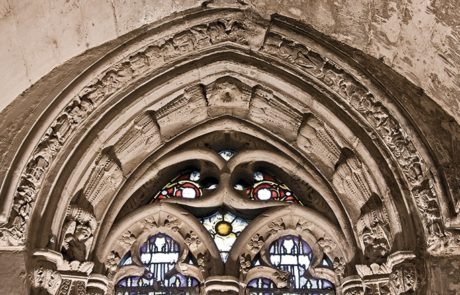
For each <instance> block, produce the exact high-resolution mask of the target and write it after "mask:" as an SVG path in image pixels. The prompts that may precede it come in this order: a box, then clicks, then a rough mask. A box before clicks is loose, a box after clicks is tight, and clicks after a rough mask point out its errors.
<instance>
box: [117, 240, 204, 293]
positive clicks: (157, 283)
mask: <svg viewBox="0 0 460 295" xmlns="http://www.w3.org/2000/svg"><path fill="white" fill-rule="evenodd" d="M180 250H181V249H180V247H179V244H178V243H177V242H176V241H174V240H173V239H172V238H171V237H170V236H168V235H165V234H161V233H160V234H156V235H154V236H152V237H150V238H149V239H148V240H147V241H146V242H145V243H144V244H143V245H142V246H141V247H140V249H139V254H140V257H139V258H140V260H141V262H142V265H143V267H144V273H143V274H142V275H140V276H128V277H124V278H122V279H121V280H119V281H118V283H117V287H116V294H117V295H125V294H129V295H141V294H150V293H146V292H152V291H159V292H160V293H156V294H167V293H161V292H173V291H174V290H175V291H182V290H195V288H196V287H197V286H198V285H199V283H198V281H197V280H196V279H195V278H192V277H187V276H184V275H183V274H181V273H178V272H177V271H176V270H175V267H176V263H177V261H178V260H179V256H180V254H181V251H180ZM133 264H134V263H133V257H132V256H131V252H129V253H128V254H127V255H126V256H125V257H124V258H123V259H122V260H121V262H120V266H131V265H133ZM168 294H169V293H168Z"/></svg>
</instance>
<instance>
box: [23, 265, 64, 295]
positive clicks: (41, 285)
mask: <svg viewBox="0 0 460 295" xmlns="http://www.w3.org/2000/svg"><path fill="white" fill-rule="evenodd" d="M30 281H31V285H32V288H34V289H42V290H46V291H47V292H48V293H49V294H56V292H57V291H58V289H59V286H60V285H61V282H62V278H61V275H60V274H59V272H57V271H55V270H51V269H45V268H43V267H39V268H37V269H35V270H34V271H33V272H32V274H31V277H30Z"/></svg>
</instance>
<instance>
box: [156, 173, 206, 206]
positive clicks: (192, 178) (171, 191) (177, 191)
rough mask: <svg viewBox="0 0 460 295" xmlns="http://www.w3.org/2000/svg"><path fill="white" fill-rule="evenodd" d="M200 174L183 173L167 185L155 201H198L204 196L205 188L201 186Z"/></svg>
mask: <svg viewBox="0 0 460 295" xmlns="http://www.w3.org/2000/svg"><path fill="white" fill-rule="evenodd" d="M200 177H201V175H200V172H199V171H196V170H194V171H191V172H186V173H182V174H181V175H179V176H177V177H176V178H174V179H173V180H171V181H170V182H169V183H168V184H167V185H165V186H164V187H163V188H162V189H161V190H160V191H159V192H158V193H157V194H156V195H155V197H154V198H153V199H154V200H162V199H170V198H185V199H196V198H199V197H201V196H202V194H203V191H202V188H203V186H202V185H201V184H200V182H199V181H200Z"/></svg>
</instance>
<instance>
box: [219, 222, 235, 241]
mask: <svg viewBox="0 0 460 295" xmlns="http://www.w3.org/2000/svg"><path fill="white" fill-rule="evenodd" d="M232 230H233V228H232V225H231V224H230V223H228V222H227V221H224V220H222V221H219V222H218V223H217V224H216V233H217V234H218V235H221V236H224V237H225V236H228V235H229V234H231V232H232Z"/></svg>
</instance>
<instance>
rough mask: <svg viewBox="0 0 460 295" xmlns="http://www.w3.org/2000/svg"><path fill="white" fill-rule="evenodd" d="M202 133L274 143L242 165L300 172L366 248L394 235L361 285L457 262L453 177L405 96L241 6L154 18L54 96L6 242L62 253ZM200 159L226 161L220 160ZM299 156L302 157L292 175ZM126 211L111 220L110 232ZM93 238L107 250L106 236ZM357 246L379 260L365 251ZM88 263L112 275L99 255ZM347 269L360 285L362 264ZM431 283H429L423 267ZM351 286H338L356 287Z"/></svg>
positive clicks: (296, 28)
mask: <svg viewBox="0 0 460 295" xmlns="http://www.w3.org/2000/svg"><path fill="white" fill-rule="evenodd" d="M238 70H240V71H242V73H238ZM283 88H284V89H283ZM191 125H197V126H198V127H200V128H203V129H205V130H206V128H208V129H209V130H213V131H218V132H225V131H228V130H238V131H241V130H242V132H241V133H247V134H249V135H251V136H254V137H256V138H259V139H266V140H269V141H271V142H274V143H276V144H273V145H272V146H273V147H275V148H276V151H277V153H274V152H272V153H271V154H270V153H268V152H267V153H265V154H264V153H260V154H258V155H254V154H251V153H250V152H248V153H244V154H243V153H242V154H241V156H239V157H240V158H243V159H244V156H246V157H247V159H249V160H250V159H256V158H258V161H261V162H263V161H264V159H265V161H268V159H269V158H271V160H273V161H274V162H275V163H276V164H277V165H278V166H280V167H281V168H284V169H285V170H286V171H288V172H287V174H289V175H290V176H291V177H297V178H298V179H299V180H303V181H307V182H308V183H310V184H311V185H312V186H313V187H314V188H315V189H316V190H317V191H320V192H321V195H322V196H323V197H324V198H325V199H327V197H328V196H329V200H330V201H329V204H335V205H334V206H333V207H334V208H340V210H343V212H341V217H340V220H341V224H342V225H343V228H346V227H347V226H348V227H349V231H351V232H353V235H355V237H357V240H359V237H361V239H362V236H363V235H364V232H365V233H366V235H371V236H372V235H373V234H374V232H376V231H380V232H384V233H385V236H386V239H387V242H388V246H387V249H386V250H385V253H384V254H383V255H381V256H382V257H379V256H378V255H377V256H376V255H374V254H370V255H367V256H366V257H363V256H361V257H360V258H356V260H353V259H351V258H350V259H348V260H346V263H351V264H354V265H353V266H357V269H358V271H355V272H358V275H359V276H360V279H361V281H360V284H361V285H367V284H369V285H372V283H369V281H371V280H370V279H369V280H368V281H366V280H367V279H368V277H371V276H372V275H385V276H386V277H387V281H389V280H390V278H389V277H390V275H392V274H394V273H393V268H392V266H396V265H399V264H400V262H404V263H406V261H405V259H406V258H407V260H411V259H412V258H413V256H412V254H407V255H405V256H404V255H402V256H401V255H400V256H401V257H403V258H404V259H403V258H401V259H403V260H401V261H399V260H397V259H396V258H395V259H396V260H397V261H398V263H396V262H395V263H393V262H392V260H391V258H393V257H396V256H397V257H400V256H398V255H397V254H398V253H399V252H400V251H412V252H414V253H417V254H420V253H423V254H425V253H428V254H429V255H445V254H458V251H459V245H458V240H459V239H458V236H457V233H456V232H455V231H452V230H450V229H449V227H451V226H452V224H455V220H456V219H455V218H457V217H456V215H455V214H454V212H453V210H452V208H454V207H455V206H454V205H456V204H455V199H454V197H453V196H452V195H450V194H449V190H448V187H447V186H448V182H449V181H448V179H445V178H443V174H442V173H441V172H440V171H438V170H437V168H436V165H435V163H436V161H437V160H436V159H434V157H433V151H432V150H431V148H430V146H429V145H427V144H426V139H425V138H423V136H421V132H420V130H418V128H417V127H416V126H414V124H413V123H412V119H411V118H410V116H409V115H408V114H407V111H406V110H404V109H403V108H402V107H401V106H400V105H399V103H398V101H397V100H396V98H395V97H393V95H392V94H390V93H388V92H387V91H386V90H385V89H382V87H381V85H380V84H379V82H378V81H377V80H376V78H375V77H373V76H372V75H369V74H368V73H367V72H366V71H363V69H362V68H361V66H360V65H357V64H356V63H355V62H354V61H353V60H352V59H351V58H350V57H349V56H346V55H345V54H343V53H342V52H339V51H337V50H336V49H335V48H332V47H331V46H329V45H328V44H326V43H324V42H322V41H321V40H319V39H318V36H317V35H315V34H314V33H312V32H311V31H309V29H308V28H305V27H302V26H300V25H299V24H297V23H295V22H293V21H291V20H289V19H286V18H284V17H281V16H274V17H273V18H272V19H271V20H269V21H268V20H265V19H263V18H261V17H259V16H258V15H257V14H256V13H255V12H254V11H251V10H244V9H202V10H197V11H189V12H188V13H187V14H186V15H185V16H184V17H183V18H180V17H176V18H172V19H169V20H165V21H164V22H163V23H159V24H154V25H152V27H149V28H148V29H146V31H145V33H144V34H142V35H141V36H139V37H137V38H135V39H133V40H129V41H127V42H126V43H125V45H124V46H123V47H120V48H117V49H115V50H114V51H112V52H108V53H106V55H105V56H104V57H103V58H102V59H100V60H99V61H98V62H97V63H95V64H94V65H92V66H91V67H90V68H89V69H88V70H87V71H85V72H84V73H82V74H81V75H80V76H78V77H76V79H75V80H74V81H73V82H72V83H71V84H70V85H68V86H67V87H66V88H65V89H63V91H62V92H61V94H60V95H59V96H57V97H56V98H54V99H52V102H51V103H50V105H49V107H48V109H47V110H46V111H45V112H44V114H43V115H42V117H41V118H40V119H39V120H37V123H36V124H35V125H34V128H33V129H32V131H31V133H30V136H28V137H27V138H25V139H24V143H25V144H24V145H21V147H20V149H18V153H17V155H16V157H15V165H14V167H13V169H11V172H10V173H9V174H8V176H7V177H6V179H7V180H8V183H7V184H6V186H5V187H4V188H3V189H2V191H1V194H2V200H4V203H3V206H2V209H3V211H2V215H3V216H5V224H4V225H3V226H2V228H1V233H2V234H1V241H2V245H4V246H5V247H8V246H19V247H23V246H25V245H30V247H32V249H34V248H48V249H49V250H50V251H56V250H59V247H60V245H59V244H60V243H61V241H62V237H61V233H60V231H61V228H62V226H63V225H64V224H65V223H66V222H68V221H69V220H72V221H73V220H74V219H75V220H77V221H78V222H79V223H80V225H81V226H84V225H86V224H87V223H88V221H87V220H86V219H83V218H82V217H81V216H82V214H80V215H78V216H80V217H79V218H77V217H72V215H71V214H69V211H71V210H69V208H74V207H75V208H79V210H80V211H81V212H85V214H86V215H92V218H95V219H96V220H98V221H100V222H103V223H104V221H105V219H104V215H105V214H107V212H108V210H109V209H112V207H111V202H112V200H113V199H114V196H117V194H118V193H119V192H123V193H126V192H129V189H125V187H124V185H125V184H126V183H128V182H129V181H131V180H132V179H133V175H135V177H137V178H136V179H134V180H142V181H141V182H140V185H143V184H145V182H146V181H147V180H149V181H150V180H151V179H149V178H148V177H147V178H146V179H142V177H143V175H142V173H147V174H148V172H147V170H148V169H150V173H154V172H155V171H161V170H162V169H163V168H164V167H167V166H170V165H172V164H177V163H178V162H180V161H178V160H179V158H180V157H184V159H187V160H192V157H191V155H190V154H189V155H187V152H184V153H183V154H182V155H181V154H179V153H178V152H177V150H175V149H178V148H180V147H181V146H183V145H184V144H186V143H187V142H191V141H193V139H194V138H197V137H199V136H204V135H206V134H207V133H209V131H208V132H199V131H198V132H197V131H196V128H191V127H192V126H191ZM213 128H214V129H213ZM239 129H241V130H239ZM256 134H257V136H256ZM195 151H196V150H195ZM168 154H169V159H168V157H167V156H168ZM280 154H283V155H282V156H279V157H278V158H277V155H280ZM200 156H202V158H200V160H208V161H211V160H215V163H216V166H217V167H218V168H222V167H223V166H224V165H223V162H222V160H221V159H219V158H218V156H216V155H212V154H211V153H206V152H202V153H201V154H200ZM174 157H176V158H174ZM287 157H289V158H290V160H291V162H285V165H284V167H283V161H284V160H286V158H287ZM235 159H238V158H235ZM163 160H164V163H163V162H162V161H163ZM195 160H197V159H196V156H195ZM168 161H169V162H168ZM233 161H234V163H238V162H237V161H236V160H233ZM296 162H297V164H300V165H302V164H304V166H305V167H307V168H308V169H303V167H299V166H298V165H293V164H292V163H296ZM234 163H233V162H229V164H228V166H230V167H236V166H232V165H236V164H234ZM149 165H150V166H149ZM66 168H68V169H69V170H66ZM139 169H141V170H139ZM142 169H144V170H143V171H142ZM155 169H156V170H155ZM230 170H231V169H230ZM64 184H65V185H64ZM388 187H390V188H388ZM131 192H132V191H131ZM117 197H118V196H117ZM129 197H130V194H129V193H128V194H126V195H123V196H121V198H125V199H123V200H126V199H127V198H129ZM122 204H123V203H122V202H120V204H119V206H118V208H121V205H122ZM165 206H166V205H165ZM115 208H116V206H115ZM394 209H396V210H397V212H396V213H393V212H394V211H396V210H394ZM50 212H52V213H50ZM116 213H117V209H115V210H114V211H113V212H111V213H110V214H111V215H112V216H111V218H112V219H111V221H110V222H108V223H107V224H105V225H106V226H107V229H106V232H105V233H109V232H110V226H112V222H113V220H114V218H115V217H114V216H116ZM110 214H109V215H110ZM43 215H44V216H45V217H44V218H43ZM376 216H377V217H376ZM72 218H73V219H72ZM92 218H90V219H91V220H92ZM42 219H43V222H42V223H38V222H37V221H41V220H42ZM347 219H348V220H347ZM447 221H449V222H447ZM350 224H352V225H351V226H350ZM402 224H404V225H405V226H404V227H403V226H402ZM345 225H347V226H345ZM374 227H375V228H374ZM31 228H33V230H31ZM101 228H102V226H101ZM388 228H390V229H388ZM417 230H418V231H419V232H420V231H423V234H422V235H421V238H420V241H421V242H423V243H422V244H418V243H417V241H416V238H415V237H414V235H415V233H416V232H417ZM90 231H91V235H92V236H94V238H95V239H96V240H97V239H98V237H97V235H98V234H99V231H98V229H94V228H92V227H90ZM342 231H345V230H343V229H342ZM33 232H35V233H36V234H33ZM387 232H389V233H387ZM38 233H40V234H38ZM70 234H71V235H72V234H74V232H73V233H72V232H71V233H70ZM342 234H343V235H344V236H347V237H349V236H352V234H349V233H342ZM40 235H41V237H40ZM43 235H45V237H44V238H43ZM47 235H51V236H50V237H48V236H47ZM398 235H400V236H403V237H402V238H399V239H397V237H398ZM337 243H339V242H337ZM340 243H343V242H340ZM371 243H372V242H371ZM393 243H395V244H394V245H393ZM356 244H357V245H358V247H359V248H361V250H362V251H363V252H364V254H366V253H370V252H369V251H367V250H366V249H365V248H366V246H368V245H367V244H366V242H365V241H361V242H358V243H356ZM372 246H373V245H372V244H371V245H370V247H371V248H372ZM89 248H91V249H94V246H91V247H89ZM40 251H42V250H40ZM366 251H367V252H366ZM398 251H399V252H398ZM390 252H392V253H390ZM37 253H39V254H37V255H38V257H42V258H43V257H45V256H46V255H42V254H40V253H42V252H37ZM395 253H396V254H395ZM54 254H55V253H54ZM54 254H53V255H54ZM393 254H394V255H393ZM37 255H35V256H37ZM40 255H41V256H40ZM53 255H51V256H53ZM57 256H59V255H57ZM48 257H50V255H48ZM53 257H54V256H53ZM88 257H90V256H88ZM91 257H97V255H96V256H91ZM45 258H46V257H45ZM97 258H100V257H97ZM53 259H54V258H53ZM56 259H57V258H56ZM366 259H369V260H366ZM382 259H383V260H382ZM398 259H399V258H398ZM31 260H33V259H31ZM36 260H37V259H36ZM45 260H46V259H45ZM48 260H49V259H48ZM34 261H35V260H34ZM37 261H41V260H39V259H38V260H37ZM85 262H91V263H95V264H96V265H97V266H102V264H101V262H102V261H98V260H97V259H96V260H95V261H85ZM371 263H379V264H380V265H385V266H386V267H387V268H385V267H383V266H382V269H384V268H385V269H384V270H380V272H377V273H373V272H374V269H372V268H370V267H368V268H366V267H367V266H366V265H370V264H371ZM417 263H422V262H420V261H418V262H417ZM58 264H59V263H58ZM61 264H65V262H62V263H60V264H59V266H54V268H57V270H59V271H62V270H68V269H62V268H61V269H59V268H60V267H61ZM98 264H99V265H98ZM389 264H391V267H390V266H388V265H389ZM38 265H40V264H39V263H38ZM81 267H83V266H82V265H80V266H78V267H77V269H72V270H75V271H80V272H82V273H85V275H83V276H82V279H80V280H77V281H78V282H81V281H83V282H85V284H86V283H87V282H88V280H89V278H88V275H89V274H88V273H87V272H85V271H84V269H83V268H81ZM51 269H52V270H53V271H54V269H53V268H51ZM96 269H100V268H98V267H96ZM348 269H349V270H348V271H349V273H347V275H349V276H352V275H353V271H354V269H353V267H352V266H349V267H348ZM85 270H86V268H85ZM369 272H370V273H369ZM402 272H403V273H404V271H402ZM103 273H104V271H103V270H101V271H100V273H98V274H103ZM418 275H419V276H424V275H425V274H424V271H423V269H422V268H420V271H419V274H418ZM355 279H356V278H353V280H354V281H353V282H355V281H356V280H355ZM348 281H351V279H350V280H348ZM348 281H347V280H344V281H343V282H340V281H337V282H339V283H343V284H344V286H345V284H346V283H347V282H348ZM385 283H386V282H385ZM33 284H34V285H36V284H38V283H37V281H34V282H33ZM38 285H40V284H38ZM88 286H89V283H88ZM41 287H43V286H41ZM407 288H411V289H414V290H415V289H416V286H415V285H413V286H412V285H411V286H410V287H407ZM45 289H46V287H45ZM338 290H340V288H339V289H338ZM345 290H346V288H345V287H344V292H345Z"/></svg>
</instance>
